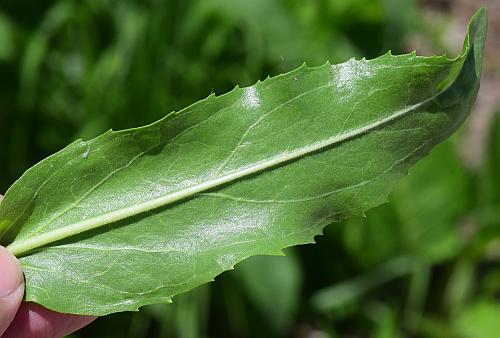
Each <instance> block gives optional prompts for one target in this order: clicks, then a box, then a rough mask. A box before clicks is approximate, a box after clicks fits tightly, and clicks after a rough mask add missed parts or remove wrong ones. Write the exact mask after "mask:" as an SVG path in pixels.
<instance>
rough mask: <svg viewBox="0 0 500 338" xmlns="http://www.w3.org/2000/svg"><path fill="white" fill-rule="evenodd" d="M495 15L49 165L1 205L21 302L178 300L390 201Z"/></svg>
mask: <svg viewBox="0 0 500 338" xmlns="http://www.w3.org/2000/svg"><path fill="white" fill-rule="evenodd" d="M486 20H487V19H486V11H485V9H481V10H479V11H478V13H476V15H475V16H474V17H473V18H472V20H471V23H470V25H469V30H468V33H467V35H466V38H465V43H464V50H463V53H462V54H461V55H460V56H459V57H457V58H455V59H448V58H447V57H445V56H432V57H421V56H416V54H415V53H411V54H407V55H399V56H393V55H391V54H390V53H388V54H385V55H383V56H381V57H379V58H376V59H373V60H365V59H362V60H354V59H351V60H349V61H347V62H345V63H342V64H337V65H331V64H329V63H327V64H325V65H323V66H320V67H314V68H310V67H308V66H306V65H304V66H302V67H300V68H298V69H296V70H294V71H291V72H289V73H286V74H283V75H279V76H276V77H273V78H268V79H266V80H265V81H262V82H261V81H259V82H257V83H256V84H255V85H254V86H251V87H247V88H235V89H234V90H233V91H231V92H229V93H227V94H225V95H222V96H219V97H216V96H214V95H211V96H209V97H208V98H206V99H204V100H202V101H199V102H197V103H195V104H193V105H191V106H190V107H188V108H186V109H183V110H181V111H179V112H175V113H172V114H169V115H168V116H166V117H165V118H163V119H162V120H160V121H158V122H155V123H153V124H151V125H148V126H145V127H141V128H135V129H129V130H124V131H118V132H114V131H109V132H107V133H105V134H103V135H101V136H99V137H97V138H95V139H93V140H90V141H82V140H78V141H75V142H74V143H72V144H70V145H69V146H67V147H66V148H65V149H63V150H61V151H60V152H58V153H56V154H54V155H52V156H50V157H49V158H47V159H45V160H43V161H41V162H40V163H38V164H37V165H35V166H34V167H32V168H31V169H29V170H28V171H27V172H26V173H25V174H24V175H23V176H22V177H21V178H20V179H19V180H18V181H17V182H15V183H14V184H13V185H12V187H11V188H10V189H9V190H8V191H7V193H6V196H5V199H4V201H3V203H2V204H1V205H0V240H1V244H3V245H7V246H8V249H9V250H10V251H11V252H12V253H14V254H15V255H16V256H17V257H18V258H19V260H20V262H21V265H22V268H23V270H24V273H25V277H26V300H28V301H34V302H37V303H40V304H42V305H43V306H45V307H47V308H49V309H52V310H55V311H58V312H65V313H76V314H88V315H105V314H109V313H113V312H119V311H129V310H137V309H138V308H139V307H141V306H143V305H146V304H151V303H158V302H169V301H170V300H171V297H172V296H173V295H175V294H178V293H181V292H185V291H188V290H190V289H192V288H194V287H196V286H199V285H201V284H203V283H206V282H209V281H211V280H213V278H214V277H215V276H217V275H218V274H220V273H222V272H223V271H225V270H228V269H231V268H232V267H233V266H234V265H235V264H236V263H238V262H240V261H241V260H243V259H245V258H247V257H249V256H252V255H279V254H281V250H282V249H283V248H285V247H288V246H292V245H297V244H304V243H312V242H314V236H316V235H318V234H320V233H321V231H322V229H323V227H324V226H326V225H327V224H329V223H331V222H334V221H337V220H340V219H343V218H346V217H349V216H354V215H362V214H363V212H364V211H365V210H367V209H370V208H373V207H375V206H377V205H379V204H381V203H384V202H386V201H387V196H388V194H389V192H390V191H391V189H392V188H393V187H394V185H395V184H396V183H397V181H398V180H399V179H400V178H401V177H403V176H404V175H405V174H406V173H407V171H408V168H409V167H410V166H411V165H413V164H414V163H415V162H416V161H417V160H418V159H420V158H422V157H423V156H425V155H426V154H427V153H428V152H429V151H430V149H432V148H433V147H434V146H435V145H436V144H438V143H439V142H441V141H442V140H444V139H446V138H447V137H448V136H450V135H451V134H452V133H453V132H454V131H456V130H457V128H459V126H460V125H461V124H462V122H463V121H464V119H465V118H466V117H467V115H468V114H469V112H470V110H471V107H472V105H473V103H474V101H475V98H476V95H477V91H478V89H479V79H480V75H481V62H482V54H483V47H484V40H485V35H486Z"/></svg>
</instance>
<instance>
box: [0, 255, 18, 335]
mask: <svg viewBox="0 0 500 338" xmlns="http://www.w3.org/2000/svg"><path fill="white" fill-rule="evenodd" d="M23 293H24V280H23V274H22V272H21V267H20V265H19V262H18V261H17V259H16V258H15V257H14V256H12V254H11V253H10V252H9V251H8V250H7V249H5V248H4V247H3V246H0V336H2V334H3V333H4V332H5V330H7V328H8V327H9V324H10V323H11V322H12V320H13V319H14V316H15V315H16V312H17V309H18V308H19V305H20V304H21V301H22V299H23Z"/></svg>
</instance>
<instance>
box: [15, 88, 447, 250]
mask: <svg viewBox="0 0 500 338" xmlns="http://www.w3.org/2000/svg"><path fill="white" fill-rule="evenodd" d="M440 93H441V92H438V93H436V94H435V95H433V96H432V97H430V98H428V99H426V100H424V101H422V102H419V103H417V104H414V105H411V106H407V107H405V108H403V109H401V110H398V111H396V112H394V113H393V114H391V115H389V116H387V117H385V118H383V119H380V120H377V121H375V122H372V123H370V124H367V125H365V126H363V127H361V128H357V129H355V130H351V131H349V132H346V133H343V134H340V135H335V136H333V137H330V138H328V139H325V140H323V141H319V142H316V143H313V144H311V145H308V146H305V147H301V148H298V149H296V150H294V151H290V152H283V153H281V154H279V155H277V156H274V157H272V158H270V159H268V160H266V161H261V162H258V163H256V164H254V165H251V166H248V167H246V168H243V169H240V170H237V171H233V172H231V173H229V174H227V175H224V176H221V177H218V178H215V179H211V180H207V181H205V182H202V183H199V184H196V185H193V186H191V187H188V188H185V189H183V190H179V191H176V192H174V193H170V194H167V195H165V196H160V197H157V198H155V199H152V200H150V201H146V202H143V203H139V204H136V205H133V206H130V207H126V208H122V209H119V210H115V211H112V212H109V213H106V214H103V215H100V216H96V217H92V218H89V219H86V220H83V221H80V222H77V223H73V224H69V225H67V226H64V227H61V228H58V229H54V230H51V231H48V232H46V233H43V234H40V235H37V236H33V237H31V238H26V239H24V240H20V241H18V242H16V241H14V242H13V243H12V244H11V245H9V246H8V247H7V249H8V250H9V251H10V252H11V253H12V254H13V255H15V256H20V255H22V254H24V253H26V252H28V251H31V250H33V249H36V248H39V247H41V246H44V245H47V244H49V243H52V242H55V241H59V240H62V239H65V238H67V237H70V236H74V235H77V234H79V233H82V232H85V231H89V230H92V229H96V228H99V227H101V226H105V225H107V224H111V223H115V222H118V221H121V220H123V219H126V218H129V217H132V216H135V215H139V214H142V213H145V212H147V211H151V210H154V209H157V208H160V207H164V206H166V205H169V204H172V203H175V202H178V201H180V200H184V199H187V198H189V197H193V196H195V195H196V194H199V193H201V192H204V191H207V190H211V189H214V188H217V187H220V186H222V185H226V184H228V183H231V182H234V181H236V180H239V179H241V178H244V177H246V176H249V175H253V174H257V173H259V172H262V171H264V170H267V169H270V168H273V167H276V166H278V165H280V164H283V163H287V162H290V161H293V160H297V159H300V158H303V157H305V156H307V155H310V154H313V153H316V152H318V151H321V150H323V149H327V148H329V147H332V146H334V145H335V144H339V143H342V142H345V141H347V140H350V139H354V138H357V137H360V136H362V135H364V134H366V133H368V132H370V131H372V130H375V129H378V128H380V127H381V126H383V125H386V124H389V123H391V122H393V121H394V120H396V119H398V118H401V117H403V116H405V115H406V114H408V113H410V112H411V111H413V110H415V109H417V108H419V107H421V106H422V105H424V104H426V103H428V102H430V101H432V100H434V99H435V98H436V97H437V96H439V94H440Z"/></svg>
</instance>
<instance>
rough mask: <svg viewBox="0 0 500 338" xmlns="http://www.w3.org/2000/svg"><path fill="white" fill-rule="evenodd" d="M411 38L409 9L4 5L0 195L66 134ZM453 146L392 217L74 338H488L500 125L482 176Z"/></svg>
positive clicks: (499, 243) (418, 20)
mask: <svg viewBox="0 0 500 338" xmlns="http://www.w3.org/2000/svg"><path fill="white" fill-rule="evenodd" d="M417 31H432V30H429V29H425V27H424V24H423V21H422V17H421V10H420V8H419V6H418V4H417V3H415V2H414V1H413V0H352V1H340V0H251V1H249V0H148V1H146V0H143V1H132V0H121V1H114V0H89V1H85V2H83V1H76V0H59V1H57V0H50V1H49V0H48V1H35V2H33V1H27V0H3V1H2V3H1V4H0V76H1V77H2V81H1V82H0V191H3V192H5V190H6V189H7V188H8V186H9V185H10V184H12V182H13V181H14V180H15V179H16V178H17V177H19V176H20V175H21V174H22V173H23V172H24V171H25V170H26V169H27V168H29V167H30V166H31V165H33V164H34V163H36V162H37V161H39V160H41V159H42V158H44V157H46V156H48V155H50V154H52V153H54V152H55V151H57V150H59V149H61V148H62V147H64V146H65V145H66V144H68V143H69V142H71V141H73V140H75V139H77V138H85V139H88V138H91V137H94V136H96V135H98V134H99V133H101V132H103V131H105V130H107V129H109V128H111V127H112V128H114V129H122V128H127V127H134V126H139V125H142V124H146V123H150V122H153V121H155V120H157V119H159V118H161V117H163V116H164V115H165V114H166V113H168V112H170V111H172V110H177V109H180V108H183V107H184V106H186V105H188V104H190V103H193V102H195V101H196V100H199V99H202V98H204V97H206V96H207V95H208V94H210V93H211V92H216V93H218V94H220V93H223V92H226V91H228V90H230V89H231V88H232V87H233V86H235V85H237V84H239V85H250V84H252V83H254V82H256V81H257V80H258V79H263V78H265V77H266V76H268V75H276V74H279V73H283V72H286V71H288V70H291V69H293V68H295V67H297V66H299V65H300V64H301V63H303V62H304V61H306V62H307V63H308V64H310V65H319V64H322V63H324V62H325V61H326V60H330V61H332V62H334V63H335V62H341V61H345V60H346V59H348V58H351V57H358V58H359V57H363V56H365V57H367V58H372V57H376V56H378V55H380V54H382V53H383V52H385V51H386V50H387V49H392V50H393V53H399V52H403V51H406V42H407V41H408V39H409V38H410V37H411V36H412V34H414V33H415V32H417ZM429 40H430V41H436V38H435V37H434V36H433V37H431V38H429ZM441 51H442V50H439V52H441ZM460 137H461V136H460V135H458V136H457V137H455V138H454V139H452V141H448V142H447V143H445V144H443V145H441V146H440V147H438V148H437V149H436V150H434V151H433V152H432V154H431V155H430V156H429V157H428V158H427V159H426V160H424V161H422V162H421V163H419V164H418V165H417V166H416V167H415V168H414V169H413V170H412V171H411V172H410V176H409V177H408V178H407V179H405V180H404V182H403V183H402V184H401V185H400V186H399V187H398V189H397V190H396V191H395V192H394V193H393V194H392V195H391V203H390V204H386V205H383V206H381V207H379V208H376V209H374V210H371V211H369V212H368V213H367V218H362V219H361V218H353V219H350V220H347V221H345V222H343V223H338V224H334V225H332V226H330V227H328V228H327V229H326V230H325V236H323V237H320V238H318V239H317V241H318V243H319V244H318V245H315V246H304V247H300V248H294V249H292V250H288V251H287V254H288V255H287V256H286V257H255V258H252V259H249V260H248V261H245V262H243V263H241V264H240V265H238V266H237V267H236V270H235V271H232V272H229V273H225V274H224V275H222V276H221V277H218V278H217V280H216V282H215V283H212V284H210V285H206V286H203V287H201V288H198V289H196V290H194V291H192V292H190V293H187V294H185V295H181V296H179V297H176V298H175V299H174V304H172V305H165V304H159V305H155V306H150V307H145V308H143V309H142V310H141V311H140V312H139V313H122V314H115V315H111V316H108V317H106V318H101V319H99V320H98V321H96V322H95V323H94V324H92V325H90V326H89V327H87V328H85V329H84V330H82V331H80V332H78V333H76V334H74V335H73V337H87V336H88V337H182V338H197V337H200V338H203V337H331V338H334V337H376V338H396V337H429V338H434V337H436V338H437V337H456V338H485V337H486V338H488V337H496V336H497V332H498V329H500V321H498V318H499V317H500V302H499V301H498V297H499V296H500V266H499V264H498V262H499V260H500V176H499V175H498V173H500V119H497V121H496V122H495V123H494V125H492V126H491V130H490V137H489V147H488V152H487V156H486V159H485V164H484V166H483V167H482V168H481V169H480V170H479V171H478V172H470V171H468V170H466V169H465V166H464V165H463V163H462V160H461V159H460V158H459V157H458V156H457V151H456V148H457V143H458V142H457V140H459V139H460ZM131 278H133V276H131Z"/></svg>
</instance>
